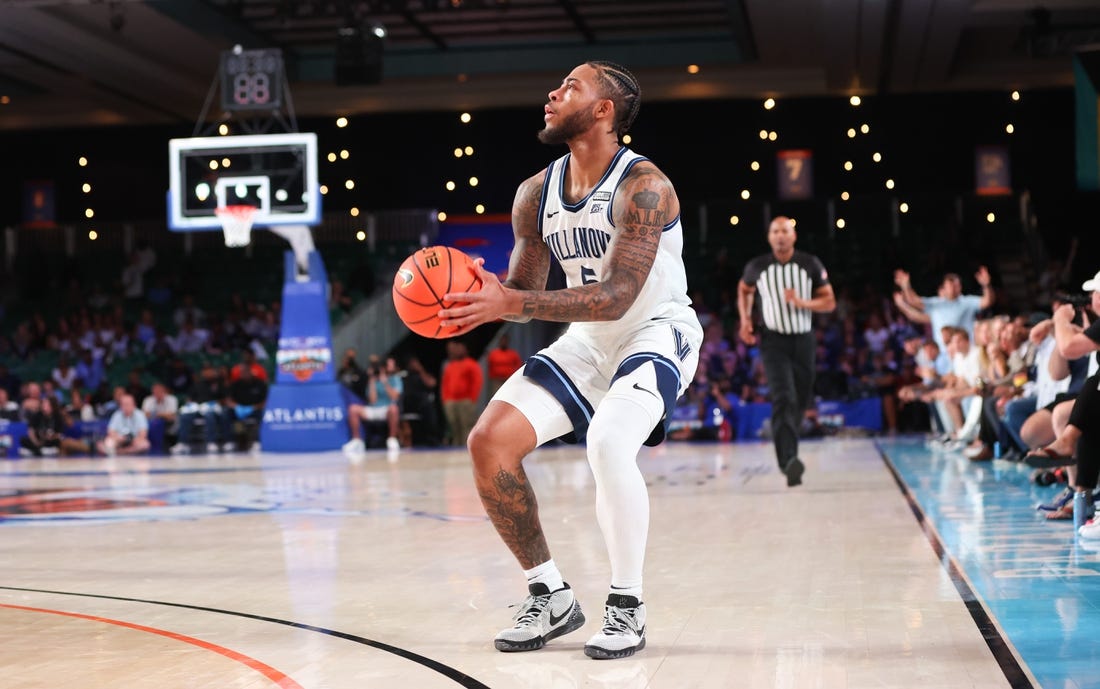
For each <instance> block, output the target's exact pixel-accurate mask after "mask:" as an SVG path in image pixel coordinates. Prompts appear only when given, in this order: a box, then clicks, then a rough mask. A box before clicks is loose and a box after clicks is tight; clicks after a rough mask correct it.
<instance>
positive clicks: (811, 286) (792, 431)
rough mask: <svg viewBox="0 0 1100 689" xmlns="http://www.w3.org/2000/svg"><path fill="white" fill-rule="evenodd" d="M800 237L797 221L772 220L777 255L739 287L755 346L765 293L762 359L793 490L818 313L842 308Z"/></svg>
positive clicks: (758, 263) (758, 264) (779, 453)
mask: <svg viewBox="0 0 1100 689" xmlns="http://www.w3.org/2000/svg"><path fill="white" fill-rule="evenodd" d="M796 239H798V235H797V234H796V233H795V231H794V221H793V220H791V219H790V218H788V217H786V216H782V215H781V216H778V217H777V218H775V219H774V220H772V222H771V225H770V226H769V227H768V244H770V245H771V247H772V251H771V253H770V254H764V255H762V256H757V257H756V258H754V259H753V260H751V261H749V262H748V264H747V265H746V266H745V274H744V275H743V276H742V277H741V283H740V284H739V285H738V286H737V311H738V312H739V314H740V316H741V339H742V340H744V341H745V344H747V345H750V346H751V345H754V344H756V335H755V334H754V332H753V326H752V308H753V302H754V298H755V296H756V293H757V292H759V293H760V312H761V314H762V315H763V318H764V329H763V331H762V332H761V333H760V356H761V357H762V358H763V360H764V374H765V375H766V376H767V378H768V397H769V399H770V400H771V403H772V437H773V438H774V440H775V458H776V460H777V461H778V462H779V470H780V471H782V472H783V473H784V474H786V476H787V485H788V486H797V485H799V484H801V483H802V472H803V471H805V469H806V466H805V465H804V464H803V463H802V460H801V459H799V458H798V433H799V429H800V428H801V426H802V416H803V414H804V413H805V411H806V408H807V407H808V406H809V404H810V400H811V399H812V393H813V386H814V351H815V349H816V343H815V342H814V334H813V313H812V312H814V311H816V312H819V313H828V312H830V311H832V310H833V309H835V308H836V297H834V296H833V287H832V285H830V284H829V275H828V273H826V272H825V266H823V265H822V264H821V261H820V260H818V258H817V257H816V256H814V255H813V254H808V253H806V252H804V251H795V248H794V243H795V240H796Z"/></svg>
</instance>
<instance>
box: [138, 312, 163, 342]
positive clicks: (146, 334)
mask: <svg viewBox="0 0 1100 689" xmlns="http://www.w3.org/2000/svg"><path fill="white" fill-rule="evenodd" d="M156 325H157V324H156V320H154V318H153V312H152V311H150V310H149V309H142V310H141V318H140V320H138V324H137V326H136V327H135V329H134V339H136V340H137V341H138V343H139V344H140V345H141V347H142V348H146V347H148V346H149V343H150V342H152V341H153V339H154V338H155V337H156V336H157V327H156Z"/></svg>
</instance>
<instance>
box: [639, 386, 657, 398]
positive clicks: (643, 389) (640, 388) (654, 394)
mask: <svg viewBox="0 0 1100 689" xmlns="http://www.w3.org/2000/svg"><path fill="white" fill-rule="evenodd" d="M634 389H635V390H641V391H642V392H648V393H649V394H651V395H653V396H654V397H657V393H655V392H653V391H652V390H650V389H648V388H643V387H642V386H640V385H638V384H637V383H634ZM657 399H661V398H660V397H657Z"/></svg>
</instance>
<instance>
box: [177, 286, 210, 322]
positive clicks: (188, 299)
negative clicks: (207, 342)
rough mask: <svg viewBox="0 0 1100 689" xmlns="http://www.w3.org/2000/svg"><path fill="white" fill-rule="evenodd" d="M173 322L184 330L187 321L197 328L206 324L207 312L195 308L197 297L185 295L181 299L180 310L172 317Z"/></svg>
mask: <svg viewBox="0 0 1100 689" xmlns="http://www.w3.org/2000/svg"><path fill="white" fill-rule="evenodd" d="M172 320H173V322H175V324H176V327H177V328H183V324H184V323H186V322H187V321H191V323H192V325H193V326H194V327H196V328H197V327H200V326H202V324H203V323H205V322H206V312H205V311H203V310H202V309H200V308H199V307H197V306H195V297H193V296H192V295H190V294H185V295H183V299H181V303H180V306H179V308H178V309H176V312H175V313H174V314H173V315H172Z"/></svg>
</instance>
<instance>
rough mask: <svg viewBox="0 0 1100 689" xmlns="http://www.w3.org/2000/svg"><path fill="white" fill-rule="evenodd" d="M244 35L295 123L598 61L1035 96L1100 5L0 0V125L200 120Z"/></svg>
mask: <svg viewBox="0 0 1100 689" xmlns="http://www.w3.org/2000/svg"><path fill="white" fill-rule="evenodd" d="M376 25H379V26H382V27H384V28H385V30H386V32H387V33H386V38H385V40H384V59H383V62H384V69H383V79H382V81H381V83H378V84H371V85H356V86H338V85H336V83H335V81H334V79H333V73H334V60H335V53H336V48H335V47H336V44H337V41H338V36H339V35H340V31H341V30H345V31H346V30H347V29H349V28H352V29H354V28H361V29H362V30H364V31H370V29H371V28H373V27H374V26H376ZM235 44H239V45H242V46H244V47H245V48H264V47H278V48H281V49H282V50H283V51H284V55H285V56H286V61H287V65H288V70H289V74H290V83H291V94H292V98H293V103H294V107H295V109H296V112H297V114H298V115H299V116H314V115H335V114H345V113H358V112H376V111H396V110H425V109H459V108H463V109H465V108H478V107H491V106H506V105H518V104H537V103H539V102H540V101H541V100H542V99H543V98H544V94H545V93H546V91H547V90H549V89H550V88H551V87H553V86H554V85H555V84H556V83H557V82H558V81H560V79H561V77H562V76H563V75H564V74H565V73H566V72H567V71H568V70H569V68H571V67H572V66H573V65H574V64H575V63H578V62H581V61H583V60H585V59H590V58H598V59H610V60H615V61H618V62H621V63H623V64H625V65H627V66H629V67H630V68H631V69H633V70H634V71H635V72H637V73H638V75H639V78H640V81H641V83H642V86H643V90H644V92H645V94H646V97H647V98H649V99H664V100H676V99H695V98H725V97H763V96H766V95H775V96H784V95H821V94H841V93H858V94H868V93H908V92H928V91H944V90H949V91H950V90H975V89H978V90H981V89H1010V88H1020V89H1028V88H1036V87H1048V86H1068V85H1070V84H1072V82H1073V71H1072V62H1071V59H1070V58H1071V55H1072V53H1073V52H1074V51H1075V50H1078V49H1081V48H1083V47H1088V46H1092V45H1100V3H1098V2H1096V1H1095V0H1039V1H1038V2H1036V0H629V1H620V0H159V1H152V2H136V1H132V0H131V1H125V0H83V1H80V0H67V1H66V0H0V129H8V130H12V129H37V128H50V127H73V126H85V125H95V124H164V123H194V121H195V120H196V118H197V117H198V115H199V113H200V112H202V109H203V104H204V101H205V99H206V97H207V94H208V92H209V91H210V88H211V83H212V81H213V79H214V76H215V74H216V70H217V65H218V60H219V55H220V54H221V53H222V51H224V50H227V49H229V48H231V47H232V46H233V45H235ZM692 64H694V65H698V66H699V71H698V73H697V74H689V73H688V71H687V67H688V65H692Z"/></svg>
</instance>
